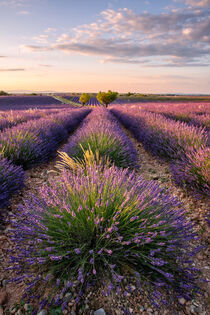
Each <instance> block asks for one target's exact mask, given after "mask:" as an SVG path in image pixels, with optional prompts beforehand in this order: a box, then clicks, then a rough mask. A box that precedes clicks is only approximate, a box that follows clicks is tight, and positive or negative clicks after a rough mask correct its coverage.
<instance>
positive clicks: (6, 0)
mask: <svg viewBox="0 0 210 315" xmlns="http://www.w3.org/2000/svg"><path fill="white" fill-rule="evenodd" d="M26 2H27V0H2V1H0V6H12V7H22V6H24V5H25V4H26Z"/></svg>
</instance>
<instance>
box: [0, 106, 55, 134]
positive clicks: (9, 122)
mask: <svg viewBox="0 0 210 315" xmlns="http://www.w3.org/2000/svg"><path fill="white" fill-rule="evenodd" d="M57 112H58V110H56V109H52V110H37V109H31V110H16V111H12V110H11V111H6V112H2V113H1V112H0V131H2V130H3V129H6V128H11V127H13V126H17V125H18V124H21V123H24V122H27V121H29V120H35V119H39V118H42V117H45V116H46V115H47V116H48V117H49V115H52V114H55V113H57Z"/></svg>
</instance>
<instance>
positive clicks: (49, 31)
mask: <svg viewBox="0 0 210 315" xmlns="http://www.w3.org/2000/svg"><path fill="white" fill-rule="evenodd" d="M55 31H56V28H53V27H48V28H47V29H46V30H45V33H51V32H55Z"/></svg>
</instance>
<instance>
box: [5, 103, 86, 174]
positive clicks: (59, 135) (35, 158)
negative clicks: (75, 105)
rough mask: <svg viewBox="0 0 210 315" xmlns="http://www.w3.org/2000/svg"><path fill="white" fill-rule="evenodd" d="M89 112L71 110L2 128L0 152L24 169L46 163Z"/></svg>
mask: <svg viewBox="0 0 210 315" xmlns="http://www.w3.org/2000/svg"><path fill="white" fill-rule="evenodd" d="M89 112H90V110H84V109H80V110H76V109H75V110H72V109H71V110H68V111H65V112H61V113H58V114H54V115H50V116H49V117H48V118H41V119H38V120H35V121H28V122H26V123H22V124H20V125H18V126H15V127H12V128H9V129H5V130H4V131H3V132H2V133H1V134H0V153H1V154H2V156H3V157H6V158H7V159H8V160H11V161H12V162H13V163H14V164H16V165H21V166H23V167H24V168H28V167H29V166H31V165H33V164H36V163H39V162H43V161H46V160H47V159H48V158H49V156H51V155H52V154H55V152H56V148H57V147H58V144H59V143H60V142H61V141H63V140H65V139H67V137H68V132H69V131H73V130H74V128H75V127H76V125H78V124H79V122H80V121H81V120H82V119H83V118H84V117H85V116H86V115H87V114H88V113H89Z"/></svg>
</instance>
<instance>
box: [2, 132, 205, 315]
mask: <svg viewBox="0 0 210 315" xmlns="http://www.w3.org/2000/svg"><path fill="white" fill-rule="evenodd" d="M126 132H127V134H128V135H129V137H130V138H131V139H132V141H133V143H134V145H135V147H136V149H137V152H138V159H139V166H140V167H139V169H138V170H136V174H137V176H143V177H144V178H145V179H147V180H155V181H157V182H158V183H159V184H160V186H161V187H163V188H166V189H169V191H170V193H171V194H172V195H174V196H176V197H177V198H178V199H179V200H180V201H181V202H182V203H183V205H184V208H185V210H186V217H187V219H191V220H193V222H194V223H195V230H196V231H197V233H198V234H199V235H200V239H199V240H198V241H197V242H196V244H193V245H195V246H198V245H199V246H200V245H203V246H204V248H203V249H202V250H201V251H200V252H199V253H198V255H197V256H196V259H195V260H194V265H195V267H197V268H199V269H200V270H201V272H202V276H201V277H202V278H203V279H205V280H209V279H210V263H209V260H208V257H209V249H208V245H209V233H208V226H207V222H206V220H205V217H206V215H207V205H208V199H207V197H203V198H201V199H196V198H195V197H194V196H193V195H192V194H190V193H189V192H187V191H184V190H183V189H182V188H179V187H176V186H175V184H174V183H173V179H172V175H171V173H170V169H169V164H168V163H167V162H165V161H163V160H160V159H158V158H157V157H154V156H153V155H152V154H151V153H150V152H147V151H146V150H145V149H144V148H143V146H142V144H141V143H138V142H137V141H136V140H135V139H134V138H133V137H132V136H131V134H130V132H128V131H126ZM64 145H65V144H62V145H61V146H60V147H59V149H58V151H62V148H63V147H64ZM57 161H58V156H56V158H55V159H53V160H51V161H50V162H48V163H45V164H42V165H41V166H38V167H35V168H33V169H31V170H28V171H26V174H27V181H26V187H25V188H24V189H23V190H22V191H21V192H19V194H17V195H16V196H14V197H13V198H12V200H11V205H10V206H9V207H8V215H9V216H10V218H12V214H14V213H15V212H16V211H17V205H18V204H19V203H22V201H23V200H24V198H25V197H26V195H27V193H28V192H30V193H34V194H37V193H38V189H39V187H41V186H42V185H43V184H45V183H46V182H47V181H48V180H49V179H50V178H56V177H59V175H58V174H56V173H55V172H52V171H55V170H56V168H55V166H56V163H57ZM7 219H9V218H7ZM0 228H1V230H0V297H1V294H2V293H4V292H6V293H7V303H6V305H5V306H6V309H9V310H10V311H9V312H11V314H12V311H11V309H12V307H13V306H14V305H15V303H19V302H20V300H21V297H22V296H23V293H24V290H25V285H24V284H17V285H16V284H14V283H7V280H8V279H11V278H12V277H13V272H12V271H6V270H5V268H7V267H8V259H9V257H8V253H7V248H9V249H11V248H12V247H13V244H12V242H11V241H10V240H9V237H8V235H7V234H8V233H9V230H10V228H11V225H10V224H6V226H5V227H3V226H0ZM201 287H202V289H203V291H204V294H203V295H202V296H198V297H196V298H195V300H193V301H190V302H186V301H184V303H183V305H177V304H176V305H174V304H171V305H170V306H169V307H162V308H161V309H160V310H156V309H155V308H154V307H153V306H151V305H150V302H149V300H148V298H147V291H146V290H145V291H144V292H138V290H137V289H136V286H135V283H134V284H133V288H134V291H133V294H132V295H130V296H128V297H127V298H125V297H124V296H122V295H117V293H114V292H113V293H111V294H110V296H109V297H104V295H103V294H102V291H103V290H104V287H103V286H101V285H100V284H98V285H97V287H95V288H94V289H92V290H89V291H88V293H87V295H86V297H85V299H84V300H83V302H82V304H81V305H80V307H79V308H78V307H77V308H76V302H75V298H76V292H75V297H74V294H73V295H72V299H71V300H70V302H69V304H68V306H69V310H68V311H67V312H65V313H64V314H72V315H74V314H75V315H76V314H93V312H94V311H95V310H97V309H99V308H104V310H105V311H106V314H110V315H112V314H113V315H114V314H117V315H120V314H123V309H127V310H128V311H129V312H130V313H131V314H155V315H157V314H159V315H162V314H164V315H166V314H169V315H170V314H174V313H175V314H180V315H182V314H201V315H207V314H208V311H209V312H210V308H209V306H208V297H209V293H210V285H209V283H205V282H203V283H202V284H201ZM163 294H164V292H163ZM182 302H183V301H182ZM0 314H1V308H0ZM9 314H10V313H9ZM13 314H18V315H20V314H27V313H26V312H25V311H24V309H23V310H22V313H18V312H16V313H15V312H14V313H13Z"/></svg>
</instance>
